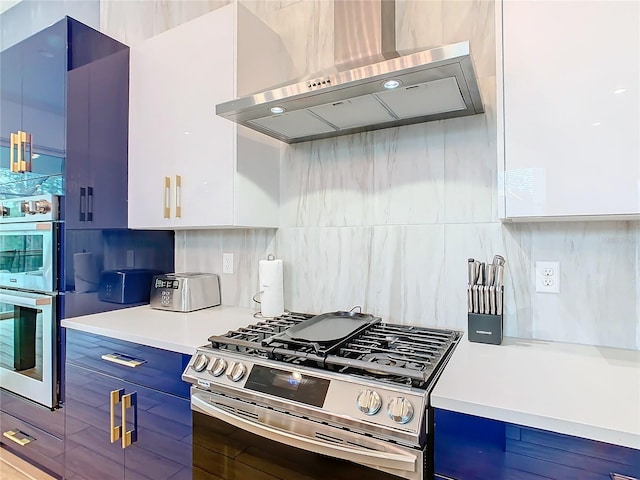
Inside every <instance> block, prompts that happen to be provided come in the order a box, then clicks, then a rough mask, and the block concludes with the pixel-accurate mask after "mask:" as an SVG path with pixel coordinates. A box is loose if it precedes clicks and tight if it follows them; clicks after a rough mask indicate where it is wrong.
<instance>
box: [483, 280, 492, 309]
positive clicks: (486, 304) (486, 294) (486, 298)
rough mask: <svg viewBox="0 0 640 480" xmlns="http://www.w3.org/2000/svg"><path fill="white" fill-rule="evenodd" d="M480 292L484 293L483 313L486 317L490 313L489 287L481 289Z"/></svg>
mask: <svg viewBox="0 0 640 480" xmlns="http://www.w3.org/2000/svg"><path fill="white" fill-rule="evenodd" d="M482 291H483V293H484V313H486V314H487V315H488V314H490V313H491V301H490V300H489V287H488V286H486V285H485V286H484V287H482Z"/></svg>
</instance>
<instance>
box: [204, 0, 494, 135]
mask: <svg viewBox="0 0 640 480" xmlns="http://www.w3.org/2000/svg"><path fill="white" fill-rule="evenodd" d="M334 24H335V25H334V30H335V42H336V51H335V58H336V61H337V63H338V65H337V66H336V68H335V70H336V71H335V72H331V73H325V74H323V75H318V76H315V77H313V78H311V79H306V80H303V81H298V82H294V83H292V84H289V85H285V86H281V87H277V88H274V89H272V90H268V91H265V92H261V93H257V94H254V95H249V96H246V97H242V98H239V99H237V100H232V101H230V102H226V103H222V104H219V105H216V114H217V115H219V116H222V117H224V118H227V119H229V120H231V121H234V122H236V123H238V124H241V125H244V126H246V127H249V128H251V129H253V130H257V131H259V132H262V133H264V134H266V135H269V136H271V137H274V138H277V139H279V140H282V141H283V142H286V143H297V142H305V141H308V140H316V139H321V138H328V137H335V136H338V135H347V134H351V133H358V132H363V131H368V130H377V129H381V128H389V127H396V126H400V125H409V124H412V123H420V122H427V121H432V120H441V119H445V118H452V117H462V116H466V115H475V114H478V113H483V112H484V109H483V106H482V100H481V97H480V91H479V88H478V83H477V80H476V75H475V71H474V68H473V62H472V60H471V54H470V48H469V42H459V43H455V44H451V45H445V46H441V47H437V48H431V49H428V50H422V51H418V52H415V53H410V54H408V55H403V56H400V55H399V54H398V53H397V52H395V2H394V1H387V0H378V1H371V0H359V1H354V0H347V1H343V0H335V1H334ZM389 45H393V47H392V48H391V49H390V48H389ZM389 81H393V82H397V83H396V85H397V87H396V88H388V86H385V85H387V82H389ZM278 111H279V112H281V113H275V112H278Z"/></svg>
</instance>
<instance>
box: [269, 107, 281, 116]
mask: <svg viewBox="0 0 640 480" xmlns="http://www.w3.org/2000/svg"><path fill="white" fill-rule="evenodd" d="M270 110H271V113H274V114H276V115H278V114H280V113H284V108H282V107H271V109H270Z"/></svg>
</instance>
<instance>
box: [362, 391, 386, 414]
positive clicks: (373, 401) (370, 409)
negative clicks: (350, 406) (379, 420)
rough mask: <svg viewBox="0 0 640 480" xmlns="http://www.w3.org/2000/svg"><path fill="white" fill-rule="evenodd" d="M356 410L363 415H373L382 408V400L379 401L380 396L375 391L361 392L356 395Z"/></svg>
mask: <svg viewBox="0 0 640 480" xmlns="http://www.w3.org/2000/svg"><path fill="white" fill-rule="evenodd" d="M357 404H358V410H360V411H361V412H362V413H364V414H365V415H375V414H376V413H378V411H380V407H381V406H382V400H381V399H380V395H378V392H376V391H375V390H370V389H367V390H363V391H362V392H360V395H358V400H357Z"/></svg>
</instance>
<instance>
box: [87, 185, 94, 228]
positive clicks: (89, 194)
mask: <svg viewBox="0 0 640 480" xmlns="http://www.w3.org/2000/svg"><path fill="white" fill-rule="evenodd" d="M87 222H93V187H87Z"/></svg>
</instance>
